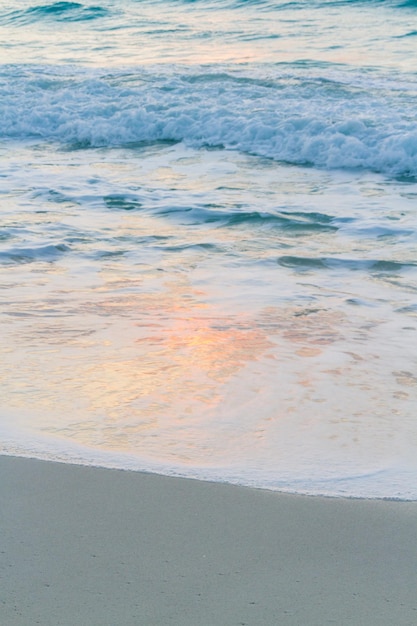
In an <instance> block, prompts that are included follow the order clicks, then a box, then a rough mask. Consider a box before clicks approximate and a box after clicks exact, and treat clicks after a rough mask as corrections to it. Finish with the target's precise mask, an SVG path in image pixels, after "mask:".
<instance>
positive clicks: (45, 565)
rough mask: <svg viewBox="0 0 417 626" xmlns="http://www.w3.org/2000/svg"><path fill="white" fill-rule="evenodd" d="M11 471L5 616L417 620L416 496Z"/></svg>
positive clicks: (97, 622)
mask: <svg viewBox="0 0 417 626" xmlns="http://www.w3.org/2000/svg"><path fill="white" fill-rule="evenodd" d="M0 476H1V480H0V498H1V504H0V523H1V532H0V552H1V554H0V557H1V559H0V575H1V585H0V594H1V595H0V624H5V625H7V626H16V625H19V626H32V625H34V624H41V625H42V626H133V625H135V626H138V625H140V626H142V625H143V626H168V625H170V626H235V625H236V626H243V625H246V626H275V625H280V626H281V625H286V626H287V625H291V626H313V625H314V626H324V625H325V624H337V625H338V626H344V625H346V624H349V625H350V624H351V625H354V626H385V625H386V626H405V625H407V626H415V625H416V624H417V593H416V589H417V542H416V537H417V502H391V501H367V500H344V499H331V498H319V497H307V496H291V495H285V494H279V493H273V492H268V491H261V490H254V489H248V488H242V487H234V486H230V485H222V484H214V483H204V482H199V481H193V480H187V479H177V478H167V477H162V476H156V475H152V474H143V473H134V472H123V471H119V470H106V469H99V468H89V467H81V466H73V465H64V464H59V463H50V462H44V461H36V460H32V459H21V458H14V457H4V456H3V457H0Z"/></svg>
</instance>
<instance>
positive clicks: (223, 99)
mask: <svg viewBox="0 0 417 626" xmlns="http://www.w3.org/2000/svg"><path fill="white" fill-rule="evenodd" d="M12 71H13V72H15V69H13V70H12V69H9V70H7V71H6V72H5V76H6V77H7V80H8V83H7V86H3V88H2V93H1V105H0V107H1V111H0V113H1V115H0V135H1V136H3V137H4V138H7V137H8V138H19V139H26V138H36V139H42V140H46V141H54V142H59V143H61V144H64V145H71V146H73V147H74V146H75V147H82V146H83V147H88V146H91V147H98V146H107V147H111V146H121V145H132V144H135V143H140V142H153V141H176V142H181V141H183V142H184V143H186V144H187V145H190V146H193V147H202V146H209V147H224V148H228V149H233V150H239V151H243V152H247V153H251V154H254V155H258V156H262V157H267V158H272V159H275V160H278V161H285V162H288V163H293V164H302V165H314V166H317V167H321V168H327V169H337V168H341V169H351V168H353V169H367V170H371V171H376V172H382V173H384V174H387V175H391V176H408V177H415V176H417V131H416V129H415V128H416V127H415V108H416V104H417V98H416V96H415V95H414V92H413V89H412V88H411V86H410V88H409V90H408V92H407V91H405V92H403V93H401V94H400V95H398V93H397V90H396V87H395V84H394V85H393V89H392V90H391V91H390V90H389V88H388V85H387V84H386V81H385V82H384V84H383V85H382V86H381V87H380V88H379V89H378V88H377V87H376V86H374V88H373V90H371V91H369V90H368V89H365V88H360V87H357V86H356V85H354V84H353V85H349V84H346V83H342V82H338V81H333V80H327V79H326V80H324V79H323V78H317V79H314V80H313V79H311V78H309V77H308V75H305V76H302V75H300V74H299V73H298V74H296V75H292V76H291V75H288V74H286V75H285V76H281V75H280V74H279V72H276V71H275V72H274V74H273V75H272V76H270V77H269V78H268V79H265V80H256V79H254V77H253V76H251V75H250V74H249V75H241V74H237V75H233V74H230V73H229V74H228V73H226V72H220V73H219V72H218V71H216V72H213V71H210V70H207V69H206V70H205V71H204V72H203V71H202V70H201V71H200V72H196V71H192V72H191V71H186V72H183V73H182V74H181V71H180V69H179V68H177V69H176V70H175V73H172V74H171V73H168V74H167V73H165V74H164V73H158V71H157V70H154V71H150V70H148V71H147V72H143V71H139V70H138V71H137V72H135V73H132V72H129V74H127V75H124V74H123V73H119V74H117V73H116V74H114V73H113V74H110V75H109V74H104V73H96V74H93V73H92V72H89V73H87V72H84V71H80V72H78V73H76V74H72V75H71V72H69V71H68V69H67V70H65V71H63V72H62V74H60V73H59V72H57V71H54V72H49V71H48V70H46V69H42V68H38V69H31V68H21V70H20V73H19V74H17V75H12Z"/></svg>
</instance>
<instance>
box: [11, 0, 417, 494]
mask: <svg viewBox="0 0 417 626" xmlns="http://www.w3.org/2000/svg"><path fill="white" fill-rule="evenodd" d="M0 41H1V67H0V136H1V143H0V197H1V204H0V208H1V213H0V225H1V229H0V287H1V292H0V293H1V305H0V310H1V334H0V346H1V352H2V358H1V362H0V387H1V410H0V435H1V451H2V453H3V454H11V455H20V456H31V457H38V458H45V459H53V460H60V461H65V462H72V463H84V464H92V465H102V466H107V467H119V468H125V469H134V470H144V471H154V472H159V473H163V474H171V475H180V476H189V477H194V478H200V479H206V480H217V481H227V482H232V483H237V484H243V485H250V486H255V487H261V488H269V489H276V490H281V491H288V492H296V493H309V494H324V495H332V496H349V497H371V498H375V497H377V498H399V499H417V455H416V449H417V227H416V224H417V55H416V51H417V4H416V2H414V1H412V0H405V1H403V0H363V1H361V0H356V1H354V0H351V1H348V0H346V1H343V0H334V1H332V0H299V1H295V2H288V1H285V0H195V1H187V0H142V1H138V0H83V1H82V2H66V1H61V2H53V0H22V1H20V2H19V3H16V2H11V1H9V0H6V1H5V2H2V4H1V9H0Z"/></svg>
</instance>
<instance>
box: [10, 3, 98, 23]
mask: <svg viewBox="0 0 417 626" xmlns="http://www.w3.org/2000/svg"><path fill="white" fill-rule="evenodd" d="M108 14H109V10H108V9H106V8H104V7H101V6H87V5H84V4H81V3H79V2H53V3H51V4H45V5H40V6H32V7H29V8H28V9H17V10H14V11H9V12H7V13H6V14H3V15H2V16H1V17H2V20H3V21H5V20H6V21H9V22H13V23H16V24H22V25H27V24H30V23H32V22H36V21H41V20H53V21H59V22H63V21H67V22H80V21H84V20H94V19H96V18H98V17H103V16H106V15H108Z"/></svg>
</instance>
